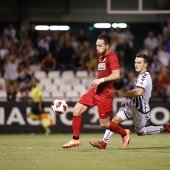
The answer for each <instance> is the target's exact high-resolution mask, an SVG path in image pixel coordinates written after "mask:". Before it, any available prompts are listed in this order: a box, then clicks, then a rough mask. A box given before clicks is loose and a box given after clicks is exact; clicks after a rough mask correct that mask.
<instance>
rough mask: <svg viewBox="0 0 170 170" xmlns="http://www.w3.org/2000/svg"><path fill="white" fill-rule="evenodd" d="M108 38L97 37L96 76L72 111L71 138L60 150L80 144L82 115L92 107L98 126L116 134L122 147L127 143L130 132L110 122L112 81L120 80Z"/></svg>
mask: <svg viewBox="0 0 170 170" xmlns="http://www.w3.org/2000/svg"><path fill="white" fill-rule="evenodd" d="M109 47H110V37H109V36H108V35H106V34H101V35H99V37H98V39H97V41H96V49H97V52H98V54H99V58H98V75H97V78H96V79H94V80H93V81H92V87H91V88H90V89H89V90H88V91H87V92H86V93H85V94H84V95H83V96H82V97H81V98H80V99H79V101H78V102H77V103H76V105H75V107H74V109H73V122H72V129H73V138H72V139H71V140H70V141H69V142H68V143H66V144H64V145H63V146H62V148H71V147H74V146H79V145H80V144H81V142H80V140H79V136H80V129H81V125H82V114H83V113H84V112H85V111H87V110H88V109H90V108H91V107H93V106H95V105H96V106H97V107H98V113H99V121H100V125H101V126H102V127H104V128H106V129H109V130H111V131H113V132H114V133H118V134H120V135H121V137H122V140H123V147H126V145H128V143H129V136H130V130H128V129H125V130H124V129H123V128H121V127H120V126H119V125H118V124H117V123H115V122H110V116H111V115H112V113H113V110H112V108H113V104H112V103H113V98H114V90H113V84H114V80H117V79H119V78H120V65H119V60H118V58H117V56H116V54H115V53H113V52H111V51H110V50H109Z"/></svg>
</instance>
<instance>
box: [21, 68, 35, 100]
mask: <svg viewBox="0 0 170 170" xmlns="http://www.w3.org/2000/svg"><path fill="white" fill-rule="evenodd" d="M31 79H32V76H31V74H29V69H28V67H26V66H25V65H22V68H21V72H20V73H19V76H18V91H20V92H21V94H22V96H21V97H23V96H26V94H27V91H29V90H30V88H31V84H30V82H31Z"/></svg>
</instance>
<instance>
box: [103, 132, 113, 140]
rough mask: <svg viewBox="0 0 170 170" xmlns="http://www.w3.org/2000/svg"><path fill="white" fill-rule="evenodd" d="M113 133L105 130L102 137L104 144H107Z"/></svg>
mask: <svg viewBox="0 0 170 170" xmlns="http://www.w3.org/2000/svg"><path fill="white" fill-rule="evenodd" d="M113 134H114V133H113V132H112V131H110V130H108V129H106V131H105V133H104V136H103V141H104V142H105V143H108V142H109V139H110V137H111V136H112V135H113Z"/></svg>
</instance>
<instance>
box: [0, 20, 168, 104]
mask: <svg viewBox="0 0 170 170" xmlns="http://www.w3.org/2000/svg"><path fill="white" fill-rule="evenodd" d="M106 33H107V34H109V35H110V37H111V46H110V49H111V50H112V51H114V52H115V53H116V54H117V56H118V58H119V60H120V65H121V79H120V80H119V81H117V82H115V89H118V90H119V89H121V90H131V89H133V85H134V82H135V80H136V73H135V71H134V58H135V56H134V40H135V36H134V35H133V33H132V31H131V30H130V28H129V27H128V28H126V29H118V28H116V29H110V30H109V31H108V32H106ZM139 51H143V52H144V53H146V54H147V55H148V57H149V61H150V64H149V67H148V70H149V71H150V73H151V75H152V78H153V87H154V88H153V96H154V97H157V98H160V99H161V100H163V101H167V100H170V74H169V73H170V67H169V63H170V20H167V21H166V24H165V25H163V26H162V32H161V33H159V34H157V35H156V34H155V32H154V30H149V31H148V36H147V37H144V40H143V46H142V47H141V49H140V50H139ZM97 57H98V56H97V53H96V49H95V44H94V42H93V43H92V42H91V41H90V37H89V35H87V33H86V31H85V30H83V29H80V30H79V31H78V32H77V34H76V35H73V34H71V33H70V32H69V31H51V32H47V31H37V30H35V24H34V23H32V24H31V25H30V26H29V27H25V29H22V30H21V31H20V32H18V30H17V29H16V28H15V27H14V25H13V24H12V23H10V24H9V25H7V27H6V28H4V30H3V31H2V32H1V34H0V77H1V78H3V79H5V88H6V89H5V90H6V93H7V94H8V95H7V99H8V100H15V98H16V94H17V93H18V92H19V91H20V92H21V93H22V95H23V97H24V96H27V94H28V91H29V90H30V80H31V78H32V76H33V75H34V72H31V70H30V67H31V66H32V65H37V66H39V67H40V69H41V70H43V71H45V72H46V74H48V73H49V72H50V71H52V70H59V71H60V76H61V75H62V73H63V72H64V71H66V70H72V71H73V73H74V75H75V76H76V72H77V71H78V70H86V71H87V73H88V75H89V77H90V76H95V73H96V68H97ZM0 88H1V86H0Z"/></svg>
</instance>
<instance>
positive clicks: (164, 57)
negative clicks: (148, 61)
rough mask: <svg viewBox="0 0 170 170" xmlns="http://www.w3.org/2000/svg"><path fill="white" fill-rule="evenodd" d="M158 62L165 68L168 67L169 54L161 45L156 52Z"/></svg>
mask: <svg viewBox="0 0 170 170" xmlns="http://www.w3.org/2000/svg"><path fill="white" fill-rule="evenodd" d="M158 60H159V61H160V62H161V63H162V64H163V65H164V66H165V67H169V64H170V53H168V52H167V50H166V46H165V45H162V46H161V47H160V49H159V50H158Z"/></svg>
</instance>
